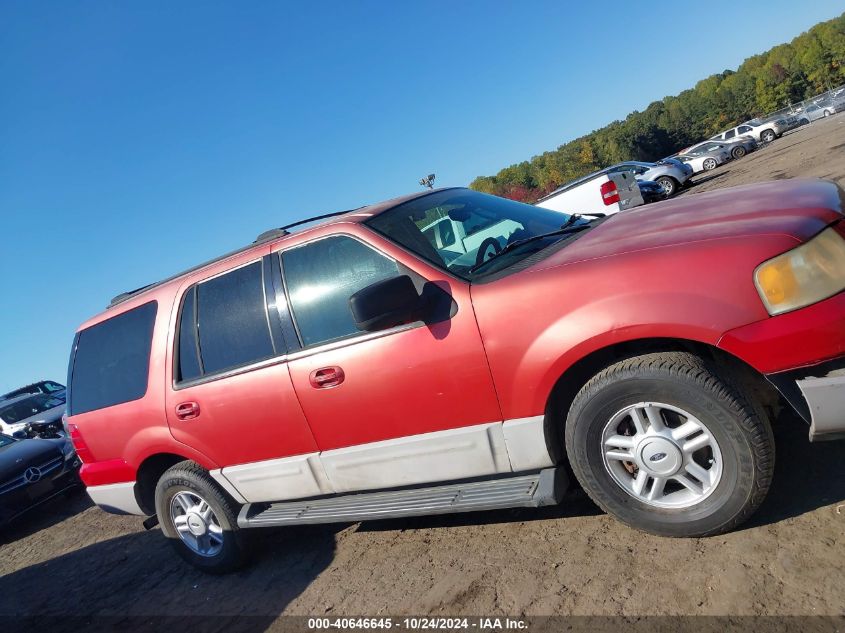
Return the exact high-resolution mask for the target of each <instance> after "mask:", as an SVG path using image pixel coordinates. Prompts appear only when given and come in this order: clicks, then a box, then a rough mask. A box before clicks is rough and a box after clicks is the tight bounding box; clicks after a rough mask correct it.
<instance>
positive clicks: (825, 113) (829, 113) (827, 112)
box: [822, 110, 832, 117]
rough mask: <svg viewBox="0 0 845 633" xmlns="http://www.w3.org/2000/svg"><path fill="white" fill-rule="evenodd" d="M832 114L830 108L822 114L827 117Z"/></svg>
mask: <svg viewBox="0 0 845 633" xmlns="http://www.w3.org/2000/svg"><path fill="white" fill-rule="evenodd" d="M831 114H832V113H831V111H830V110H825V111H824V113H823V114H822V116H826V117H828V116H830V115H831Z"/></svg>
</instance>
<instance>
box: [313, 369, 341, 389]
mask: <svg viewBox="0 0 845 633" xmlns="http://www.w3.org/2000/svg"><path fill="white" fill-rule="evenodd" d="M344 378H346V374H344V373H343V370H342V369H341V368H340V367H321V368H320V369H315V370H314V371H312V372H311V375H310V376H308V380H309V382H310V383H311V386H312V387H314V389H326V388H328V387H337V386H338V385H339V384H340V383H342V382H343V379H344Z"/></svg>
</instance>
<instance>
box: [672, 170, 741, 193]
mask: <svg viewBox="0 0 845 633" xmlns="http://www.w3.org/2000/svg"><path fill="white" fill-rule="evenodd" d="M720 167H722V169H719V168H718V167H717V170H718V172H717V173H715V174H712V173H711V174H707V175H706V176H698V177H696V179H695V180H690V181H689V184H687V186H686V187H684V190H683V191H682V192H680V193H686V192H687V191H692V190H693V189H695V187H697V186H698V185H703V184H704V183H705V182H710V181H711V180H716V179H717V178H721V177H722V176H726V175H727V174H729V173H731V170H730V169H728V168H725V167H724V166H723V165H720Z"/></svg>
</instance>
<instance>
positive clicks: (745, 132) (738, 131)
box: [710, 119, 787, 143]
mask: <svg viewBox="0 0 845 633" xmlns="http://www.w3.org/2000/svg"><path fill="white" fill-rule="evenodd" d="M786 130H787V126H786V121H783V120H775V121H762V120H760V119H751V120H750V121H746V122H745V123H743V124H742V125H737V126H736V127H733V128H731V129H729V130H725V131H724V132H720V133H719V134H716V135H714V136H711V137H710V140H711V141H729V140H730V139H732V138H736V137H737V136H750V137H751V138H753V139H754V140H755V141H757V142H758V143H771V142H772V141H774V140H775V139H776V138H780V137H781V136H782V135H783V133H784V132H786Z"/></svg>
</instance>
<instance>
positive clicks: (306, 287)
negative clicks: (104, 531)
mask: <svg viewBox="0 0 845 633" xmlns="http://www.w3.org/2000/svg"><path fill="white" fill-rule="evenodd" d="M843 200H845V195H843V192H842V190H840V189H839V188H837V186H836V185H835V184H833V183H830V182H825V181H821V180H782V181H778V182H773V183H761V184H757V185H751V186H745V187H738V188H734V189H723V190H720V191H713V192H707V193H701V194H697V195H692V196H687V197H683V198H680V199H674V200H668V201H665V202H662V203H660V204H658V205H649V206H644V207H638V208H636V209H632V210H630V211H626V212H625V213H619V214H615V215H611V216H607V217H600V218H594V219H590V220H588V219H587V218H585V217H578V216H572V215H566V214H562V213H561V212H559V211H551V210H548V209H543V208H540V207H536V206H531V205H525V204H522V203H519V202H515V201H512V200H504V199H502V198H497V197H495V196H489V195H485V194H481V193H478V192H475V191H471V190H467V189H460V188H458V189H441V190H434V191H426V192H422V193H418V194H415V195H411V196H406V197H403V198H399V199H395V200H390V201H387V202H383V203H380V204H375V205H371V206H368V207H364V208H361V209H356V210H354V211H349V212H342V213H340V214H334V215H333V217H328V218H324V219H325V221H324V222H322V223H320V224H317V225H311V226H309V227H307V228H302V229H300V230H292V229H293V228H294V226H295V225H296V224H300V223H295V224H294V225H288V226H286V227H282V228H280V229H272V230H270V231H267V232H265V233H262V234H261V235H260V236H259V238H258V239H257V240H256V241H255V242H253V243H251V244H249V245H247V246H246V247H244V248H242V249H238V250H236V251H234V252H232V253H228V254H226V255H223V256H221V257H219V258H216V259H214V260H212V261H210V262H206V263H205V264H201V265H199V266H196V267H194V268H192V269H190V270H188V271H185V272H183V273H180V274H178V275H175V276H173V277H170V278H168V279H165V280H163V281H159V282H156V283H153V284H151V285H149V286H147V287H144V288H140V289H138V290H133V291H130V292H126V293H123V294H121V295H118V296H117V297H115V298H114V299H113V300H112V302H111V304H110V305H109V306H108V308H106V309H105V310H104V311H103V312H101V313H100V314H98V315H96V316H94V317H92V318H91V319H89V320H87V321H86V322H85V323H83V324H82V325H81V326H80V328H79V330H78V331H77V333H76V336H75V338H74V341H73V345H72V349H71V358H70V363H69V376H68V389H67V395H68V410H67V430H68V433H69V435H70V437H71V439H72V441H73V444H74V447H75V449H76V452H77V454H78V456H79V458H80V459H81V460H82V462H83V465H82V468H81V477H82V479H83V481H84V482H85V484H86V486H87V490H88V493H89V494H90V496H91V498H92V499H93V500H94V501H95V502H96V503H97V504H98V505H99V506H100V507H101V508H103V509H105V510H108V511H110V512H117V513H121V512H122V513H131V514H137V515H141V516H146V517H147V519H146V520H145V525H146V526H147V527H152V526H153V525H155V524H156V522H157V523H159V524H160V525H161V530H162V533H163V534H164V536H165V537H167V538H168V539H169V540H170V542H171V543H172V544H173V546H174V547H175V549H176V551H177V552H178V554H179V555H180V556H182V557H183V558H185V559H186V560H187V561H189V562H191V563H192V564H194V565H196V566H197V567H199V568H200V569H202V570H205V571H208V572H224V571H228V570H231V569H235V568H237V567H238V566H240V565H242V564H243V563H244V562H245V561H246V560H247V557H248V554H249V552H250V549H249V538H248V537H249V534H250V531H251V530H252V529H253V528H256V527H264V526H287V525H295V524H308V523H322V522H331V521H338V522H348V521H360V520H367V519H376V518H382V519H383V518H389V517H399V516H410V515H420V514H433V513H434V514H436V513H445V512H467V511H471V510H490V509H494V508H503V507H536V506H543V505H549V504H556V503H565V502H566V498H565V497H564V492H565V490H566V488H567V482H568V478H569V475H574V477H575V478H576V479H577V480H578V482H579V483H580V484H581V486H582V487H583V489H584V490H585V491H586V492H587V493H588V494H589V495H590V497H592V499H593V500H594V501H595V502H596V504H598V506H599V507H600V508H602V509H603V510H605V511H606V512H608V513H609V514H611V515H612V516H614V517H616V518H617V519H618V520H620V521H622V522H624V523H626V524H628V525H630V526H632V527H634V528H637V529H641V530H646V531H648V532H651V533H654V534H658V535H663V536H675V537H680V536H706V535H712V534H718V533H721V532H725V531H727V530H731V529H734V528H736V527H737V526H738V525H740V524H741V523H742V522H743V521H745V520H746V519H748V517H750V516H751V515H752V514H753V513H754V511H755V510H756V509H757V508H758V506H759V505H760V503H761V502H762V501H763V499H764V498H765V496H766V493H767V491H768V490H769V486H770V484H771V481H772V476H773V467H774V458H775V441H774V438H773V435H772V429H771V424H772V422H773V421H775V420H777V421H779V422H780V421H784V422H786V421H789V420H790V416H780V417H777V416H776V413H777V412H778V411H779V410H780V409H781V408H786V409H789V410H792V411H794V412H795V415H793V416H791V419H793V420H795V419H798V420H804V422H805V423H806V425H807V427H808V433H809V437H810V439H811V440H814V441H815V440H823V439H833V438H837V437H843V436H845V292H843V290H845V222H843ZM444 217H448V218H449V220H450V223H449V224H448V226H449V227H451V228H449V229H442V230H441V229H440V223H439V221H440V220H441V218H444ZM452 223H457V224H458V225H460V226H461V227H464V228H467V231H466V232H467V234H469V233H470V230H469V229H470V228H472V229H478V230H484V231H488V233H489V234H485V237H484V239H483V240H480V241H479V242H478V243H477V244H476V243H475V242H473V243H471V244H470V242H469V241H467V239H466V236H464V237H463V238H462V239H463V244H462V246H461V249H459V250H466V252H461V253H460V254H459V256H458V257H455V256H454V255H455V253H457V252H458V251H457V250H455V248H454V243H453V242H452V240H451V239H445V240H441V239H439V238H438V237H437V235H438V234H439V235H441V236H442V234H443V233H444V232H448V230H454V227H455V224H452ZM479 227H485V228H479ZM514 227H518V228H516V230H514ZM432 228H435V230H434V231H432V230H431V229H432ZM457 239H458V236H457V235H456V236H455V240H456V241H457ZM489 239H494V240H495V241H496V242H497V243H498V244H499V247H498V248H492V249H484V248H482V246H483V244H484V243H485V242H488V243H489V241H488V240H489ZM473 249H475V250H474V252H473ZM791 423H795V422H791ZM794 466H795V467H794V468H791V469H789V473H790V476H792V477H794V478H798V479H801V478H802V476H803V475H802V469H801V465H800V464H796V465H794ZM802 485H808V486H809V485H812V482H806V483H805V484H802ZM775 502H776V501H775ZM562 520H566V519H562Z"/></svg>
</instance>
